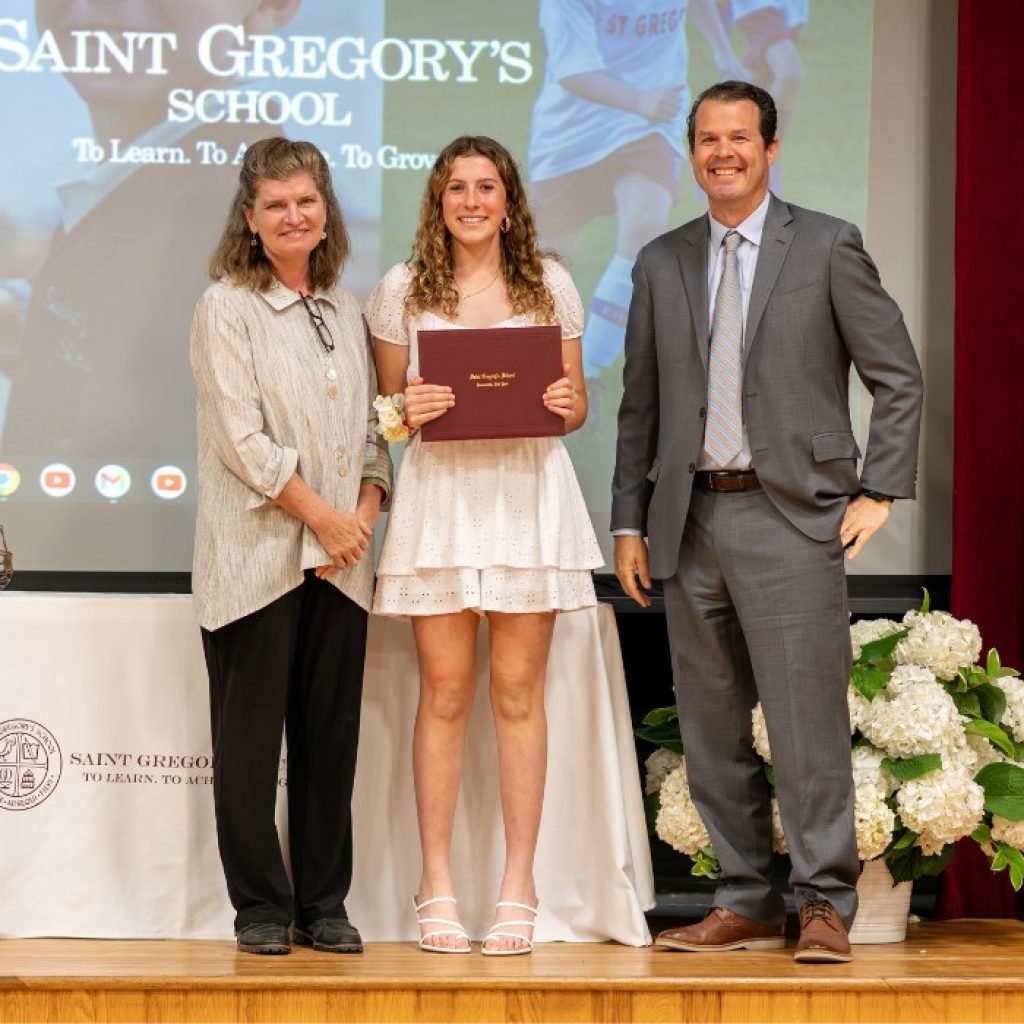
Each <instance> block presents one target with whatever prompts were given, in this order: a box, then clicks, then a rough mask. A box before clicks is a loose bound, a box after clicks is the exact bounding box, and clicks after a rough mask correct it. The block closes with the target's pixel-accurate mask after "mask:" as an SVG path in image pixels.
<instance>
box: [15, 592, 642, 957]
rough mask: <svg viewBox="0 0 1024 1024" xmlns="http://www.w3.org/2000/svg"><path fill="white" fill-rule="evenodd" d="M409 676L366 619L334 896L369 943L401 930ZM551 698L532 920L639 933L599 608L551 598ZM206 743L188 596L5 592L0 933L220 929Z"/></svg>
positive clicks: (614, 663)
mask: <svg viewBox="0 0 1024 1024" xmlns="http://www.w3.org/2000/svg"><path fill="white" fill-rule="evenodd" d="M485 641H486V627H485V628H484V629H482V630H481V642H480V650H479V652H478V655H479V657H478V689H477V702H476V706H475V708H474V711H473V718H472V723H471V728H470V737H469V742H468V748H467V758H466V768H465V778H464V781H463V787H462V794H461V797H460V801H459V807H458V814H457V819H456V826H455V839H454V847H453V870H454V874H455V878H456V888H457V895H458V897H459V899H460V905H461V910H462V914H463V919H464V921H465V923H466V925H467V927H468V928H469V930H470V932H471V934H473V936H474V937H479V936H480V935H481V934H482V933H483V931H484V930H485V929H486V927H487V925H488V924H489V923H490V916H491V913H492V910H493V902H494V900H495V899H496V898H497V889H498V882H499V879H500V874H501V866H502V859H503V854H504V846H503V836H502V827H501V808H500V804H499V800H498V784H497V763H496V756H495V745H494V730H493V725H492V724H491V720H490V707H489V701H488V696H487V685H486V660H485V657H484V654H485V651H486V647H485ZM417 685H418V684H417V671H416V658H415V652H414V649H413V644H412V636H411V630H410V627H409V625H408V624H407V623H404V622H397V621H393V620H387V619H376V618H374V619H372V620H371V625H370V641H369V652H368V656H367V671H366V683H365V691H364V697H363V724H362V732H361V739H360V748H359V765H358V770H357V773H356V786H355V797H354V807H353V815H354V822H355V872H354V879H353V885H352V892H351V894H350V896H349V900H348V904H347V905H348V910H349V914H350V916H351V918H352V920H353V921H354V922H355V923H356V924H358V926H359V928H360V929H361V931H362V933H363V936H364V938H365V939H366V940H367V941H390V940H400V939H411V938H413V937H414V936H415V935H417V930H416V928H415V924H414V919H413V915H412V913H411V907H410V897H411V895H412V893H413V891H414V889H415V886H416V883H417V880H418V875H419V868H420V862H419V846H418V839H417V832H416V818H415V808H414V803H413V789H412V773H411V736H412V724H413V717H414V714H415V707H416V697H417ZM547 708H548V718H549V729H550V754H549V764H548V781H547V793H546V798H545V807H544V816H543V820H542V823H541V832H540V840H539V846H538V853H537V870H536V876H537V889H538V892H539V895H540V899H541V912H540V915H539V918H538V927H537V938H538V940H540V941H551V940H577V941H591V940H598V941H600V940H605V939H614V940H616V941H619V942H623V943H629V944H634V945H641V944H645V943H647V942H649V941H650V936H649V933H648V931H647V927H646V924H645V922H644V917H643V910H644V909H645V908H647V907H650V906H651V905H653V902H654V893H653V882H652V876H651V864H650V853H649V847H648V843H647V836H646V831H645V827H644V819H643V808H642V799H641V794H640V788H639V782H638V776H637V770H636V758H635V754H634V749H633V743H632V738H631V734H630V718H629V707H628V703H627V698H626V688H625V680H624V678H623V674H622V661H621V656H620V652H619V646H618V637H617V634H616V631H615V620H614V616H613V615H612V613H611V610H610V609H609V608H607V607H600V608H597V609H589V610H586V611H580V612H572V613H569V614H564V615H561V616H559V618H558V623H557V626H556V629H555V637H554V642H553V645H552V651H551V658H550V663H549V668H548V680H547ZM210 760H211V758H210V740H209V720H208V703H207V684H206V672H205V668H204V665H203V659H202V651H201V646H200V643H199V631H198V629H197V627H196V626H195V624H194V621H193V618H192V608H191V601H190V599H189V598H187V597H179V596H171V595H167V596H120V595H63V594H60V595H56V594H46V595H39V594H22V593H5V594H0V890H2V896H0V936H3V937H15V936H17V937H30V936H40V935H49V936H82V937H103V938H113V937H122V938H227V937H230V936H231V921H232V910H231V907H230V905H229V903H228V900H227V895H226V893H225V889H224V882H223V876H222V874H221V870H220V862H219V860H218V858H217V849H216V837H215V833H214V828H213V807H212V793H211V785H210V780H211V767H210ZM283 785H284V780H283V778H282V787H283ZM282 817H283V816H282ZM282 823H283V822H282Z"/></svg>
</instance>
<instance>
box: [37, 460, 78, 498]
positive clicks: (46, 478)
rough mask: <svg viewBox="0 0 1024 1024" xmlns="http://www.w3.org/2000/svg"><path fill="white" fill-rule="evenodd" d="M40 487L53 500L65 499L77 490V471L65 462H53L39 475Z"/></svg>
mask: <svg viewBox="0 0 1024 1024" xmlns="http://www.w3.org/2000/svg"><path fill="white" fill-rule="evenodd" d="M39 486H40V487H41V488H42V491H43V493H44V494H48V495H49V496H50V497H51V498H63V497H66V496H67V495H68V494H70V493H71V492H72V491H73V490H74V489H75V471H74V470H73V469H72V468H71V467H70V466H65V465H64V463H63V462H53V463H51V464H50V465H49V466H47V467H46V468H45V469H44V470H43V471H42V473H40V474H39Z"/></svg>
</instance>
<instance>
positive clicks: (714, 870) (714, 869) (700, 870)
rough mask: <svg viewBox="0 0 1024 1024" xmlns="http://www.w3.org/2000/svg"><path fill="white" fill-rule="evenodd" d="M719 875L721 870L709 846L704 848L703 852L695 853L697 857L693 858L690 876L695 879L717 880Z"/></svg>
mask: <svg viewBox="0 0 1024 1024" xmlns="http://www.w3.org/2000/svg"><path fill="white" fill-rule="evenodd" d="M721 873H722V869H721V867H720V865H719V863H718V858H717V857H716V856H715V851H714V850H712V849H711V847H710V846H705V847H704V849H703V850H698V851H697V856H696V857H694V858H693V867H692V868H690V874H691V875H694V876H695V877H697V878H700V877H704V878H718V876H719V875H721Z"/></svg>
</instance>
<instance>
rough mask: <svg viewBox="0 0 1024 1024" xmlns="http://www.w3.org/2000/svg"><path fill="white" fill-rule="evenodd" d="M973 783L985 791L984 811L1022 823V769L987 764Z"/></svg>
mask: <svg viewBox="0 0 1024 1024" xmlns="http://www.w3.org/2000/svg"><path fill="white" fill-rule="evenodd" d="M972 724H973V723H972ZM997 728H998V727H997ZM974 781H975V782H977V783H978V785H979V786H981V788H982V789H984V790H985V810H987V811H991V812H992V813H993V814H998V815H1001V816H1002V817H1004V818H1007V819H1008V820H1009V821H1024V768H1021V767H1020V766H1018V765H1015V764H1009V763H1007V762H1005V761H1003V762H998V763H996V764H987V765H985V767H984V768H982V769H981V771H980V772H978V774H977V775H976V776H975V777H974Z"/></svg>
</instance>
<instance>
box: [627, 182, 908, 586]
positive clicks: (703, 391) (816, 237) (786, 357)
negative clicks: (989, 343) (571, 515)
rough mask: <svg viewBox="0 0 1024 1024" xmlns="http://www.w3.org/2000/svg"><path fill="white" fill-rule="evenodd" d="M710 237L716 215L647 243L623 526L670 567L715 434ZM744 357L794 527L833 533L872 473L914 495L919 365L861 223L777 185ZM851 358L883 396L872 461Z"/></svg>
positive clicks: (751, 422)
mask: <svg viewBox="0 0 1024 1024" xmlns="http://www.w3.org/2000/svg"><path fill="white" fill-rule="evenodd" d="M708 237H709V224H708V218H707V216H706V215H705V216H703V217H700V218H698V219H697V220H694V221H690V223H688V224H684V225H683V226H682V227H680V228H677V229H676V230H674V231H670V232H668V233H667V234H664V235H661V236H660V237H658V238H656V239H655V240H654V241H653V242H650V243H649V244H648V245H646V246H645V247H644V248H643V249H642V250H641V251H640V254H639V256H638V257H637V261H636V265H635V267H634V268H633V298H632V301H631V303H630V307H629V321H628V324H627V327H626V363H625V368H624V370H623V396H622V405H621V406H620V408H619V436H618V447H617V451H616V461H615V477H614V481H613V484H612V521H611V527H612V529H613V530H615V529H623V528H634V529H639V530H642V531H643V532H644V533H645V534H647V536H648V539H649V545H650V565H651V573H652V575H653V576H655V577H657V578H659V579H664V578H666V577H668V576H671V575H673V574H674V573H675V572H676V570H677V567H678V561H679V545H680V543H681V540H682V534H683V526H684V524H685V522H686V514H687V509H688V508H689V504H690V492H691V488H692V485H693V474H694V470H695V467H696V463H697V459H698V456H699V453H700V449H701V445H702V442H703V437H704V415H705V406H706V405H707V372H708V339H709V330H710V328H709V324H708V285H707V280H708V269H707V262H708ZM743 359H744V371H743V418H744V424H745V426H746V429H747V436H748V438H749V440H750V449H751V453H752V456H753V464H754V468H755V469H756V470H757V474H758V477H759V479H760V480H761V483H762V486H763V487H764V490H765V492H766V493H767V495H768V497H769V498H770V499H771V501H772V502H773V503H774V504H775V506H776V507H777V508H778V509H779V511H780V512H781V513H782V514H783V515H784V516H785V517H786V518H787V519H788V520H789V521H790V522H791V523H792V524H793V525H794V526H796V527H797V528H798V529H799V530H801V531H803V533H805V534H806V535H807V536H809V537H811V538H813V539H814V540H820V541H824V540H828V539H830V538H833V537H835V536H836V535H837V534H838V531H839V523H840V521H841V519H842V516H843V512H844V510H845V508H846V504H847V502H848V500H849V498H850V496H851V495H853V494H856V493H857V491H858V490H859V489H860V488H861V487H865V488H868V489H869V490H874V491H880V492H881V493H883V494H889V495H892V496H893V497H898V498H912V497H914V492H915V481H916V477H917V441H918V433H919V429H920V418H921V399H922V382H921V370H920V367H919V366H918V362H917V357H916V355H915V354H914V348H913V345H912V344H911V342H910V337H909V335H908V334H907V329H906V327H905V325H904V323H903V316H902V314H901V313H900V310H899V307H898V306H897V305H896V303H895V302H894V301H893V299H892V298H891V297H890V296H889V295H888V294H887V293H886V291H885V290H884V289H883V288H882V285H881V282H880V281H879V277H878V271H877V270H876V269H875V265H874V263H872V261H871V257H870V256H868V254H867V253H866V252H865V251H864V247H863V244H862V242H861V237H860V233H859V232H858V231H857V228H856V227H854V226H853V225H852V224H849V223H847V222H845V221H842V220H838V219H836V218H835V217H829V216H826V215H825V214H821V213H814V212H812V211H810V210H804V209H801V208H800V207H798V206H792V205H790V204H787V203H784V202H781V201H780V200H778V199H776V198H775V197H774V196H772V198H771V201H770V203H769V207H768V214H767V217H766V220H765V225H764V232H763V234H762V238H761V246H760V252H759V253H758V258H757V269H756V271H755V273H754V281H753V285H752V288H751V294H750V305H749V308H748V311H747V323H746V332H745V344H744V356H743ZM851 362H852V363H853V365H854V366H855V367H856V369H857V372H858V374H859V375H860V378H861V380H862V381H863V382H864V384H865V385H866V387H867V388H868V390H869V391H870V392H871V394H872V395H873V397H874V406H873V410H872V413H871V428H870V432H869V436H868V442H867V454H866V456H865V458H864V463H863V467H862V469H861V471H860V474H859V475H858V473H857V459H859V458H860V456H861V452H860V450H859V448H858V447H857V443H856V441H855V440H854V436H853V431H852V429H851V426H850V406H849V396H848V381H849V374H850V363H851Z"/></svg>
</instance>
